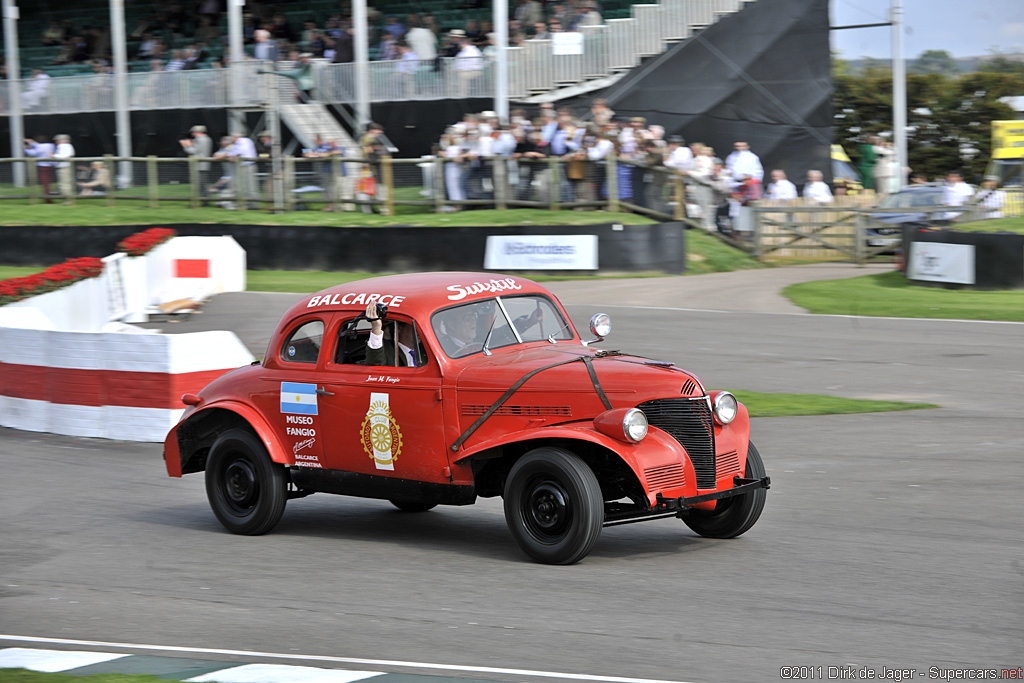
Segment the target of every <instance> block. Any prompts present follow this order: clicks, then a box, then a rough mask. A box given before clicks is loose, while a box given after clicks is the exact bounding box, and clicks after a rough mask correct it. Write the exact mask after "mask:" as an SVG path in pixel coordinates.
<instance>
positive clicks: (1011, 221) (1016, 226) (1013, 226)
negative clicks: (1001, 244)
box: [954, 218, 1024, 234]
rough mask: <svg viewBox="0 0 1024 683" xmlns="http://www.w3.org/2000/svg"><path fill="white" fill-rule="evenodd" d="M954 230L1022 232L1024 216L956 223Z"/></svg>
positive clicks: (1023, 229) (1023, 230) (1023, 232)
mask: <svg viewBox="0 0 1024 683" xmlns="http://www.w3.org/2000/svg"><path fill="white" fill-rule="evenodd" d="M954 229H955V230H963V231H964V232H1016V233H1019V234H1024V218H993V219H992V220H989V221H976V222H974V223H958V224H957V225H956V226H955V227H954Z"/></svg>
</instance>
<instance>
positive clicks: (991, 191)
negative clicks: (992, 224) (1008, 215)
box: [977, 175, 1006, 219]
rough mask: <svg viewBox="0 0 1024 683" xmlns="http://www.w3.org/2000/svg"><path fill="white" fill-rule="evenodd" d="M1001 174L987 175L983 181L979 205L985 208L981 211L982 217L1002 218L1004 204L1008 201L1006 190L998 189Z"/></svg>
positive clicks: (979, 193) (978, 196) (979, 194)
mask: <svg viewBox="0 0 1024 683" xmlns="http://www.w3.org/2000/svg"><path fill="white" fill-rule="evenodd" d="M998 187H999V176H997V175H987V176H985V180H984V181H983V182H982V183H981V190H979V191H978V195H977V198H978V206H982V207H984V208H985V210H984V211H982V212H981V218H983V219H988V218H1002V217H1003V205H1004V204H1005V203H1006V192H1004V191H1003V190H1000V189H998Z"/></svg>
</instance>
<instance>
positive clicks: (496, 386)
mask: <svg viewBox="0 0 1024 683" xmlns="http://www.w3.org/2000/svg"><path fill="white" fill-rule="evenodd" d="M583 359H588V360H589V363H590V366H591V367H592V368H593V371H594V375H595V376H596V379H597V384H598V385H599V386H600V389H601V390H602V391H603V392H604V393H605V395H606V396H607V397H608V399H609V401H610V402H611V404H612V405H613V407H616V408H618V407H623V406H635V405H637V404H638V403H641V402H643V401H646V400H650V399H653V398H667V397H678V396H680V395H684V396H700V395H702V394H703V393H704V387H703V385H702V384H701V383H700V380H698V379H697V378H696V377H695V376H693V375H692V374H690V373H688V372H686V371H685V370H683V369H682V368H679V367H677V366H675V365H674V364H672V363H671V362H667V361H660V360H652V359H649V358H642V357H639V356H632V355H627V354H620V353H618V352H606V351H599V350H597V349H592V348H588V347H581V346H571V345H567V344H563V345H557V346H555V345H548V344H545V345H543V346H534V347H532V348H530V347H526V348H521V349H500V350H498V351H495V352H494V355H492V356H489V357H488V356H484V355H479V356H474V357H473V359H471V362H468V363H467V364H466V365H465V366H464V368H463V370H462V371H461V372H460V373H459V374H458V377H457V380H456V383H457V386H458V389H459V393H460V395H462V396H467V397H468V396H469V395H471V394H476V398H477V399H482V398H484V396H481V395H480V394H481V393H484V394H489V395H491V396H493V400H497V398H498V397H499V396H501V395H502V394H504V393H505V392H506V391H507V390H508V389H509V388H510V387H512V386H513V385H514V384H516V383H517V382H519V381H520V380H522V379H523V378H524V377H527V376H528V375H531V373H532V375H531V376H530V377H529V378H528V379H526V381H525V382H523V383H522V385H521V386H520V387H519V388H518V389H517V391H516V392H515V393H516V395H518V396H521V397H522V396H524V395H530V401H529V402H530V403H540V402H543V403H548V402H552V401H553V402H556V403H557V402H569V403H571V402H572V401H573V400H574V398H573V397H574V396H575V397H577V399H576V400H580V399H582V398H583V397H585V402H586V403H590V402H592V401H593V400H598V405H601V403H600V399H599V395H598V392H597V389H596V388H595V384H594V381H593V379H592V378H591V374H590V371H589V370H588V367H587V363H586V362H584V360H583ZM538 394H544V396H539V395H538ZM510 400H511V399H510Z"/></svg>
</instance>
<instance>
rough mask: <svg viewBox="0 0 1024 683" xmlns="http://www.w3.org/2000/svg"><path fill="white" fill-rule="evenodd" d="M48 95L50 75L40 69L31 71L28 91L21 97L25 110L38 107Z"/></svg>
mask: <svg viewBox="0 0 1024 683" xmlns="http://www.w3.org/2000/svg"><path fill="white" fill-rule="evenodd" d="M49 94H50V75H49V74H47V73H45V72H44V71H43V70H42V69H39V68H35V69H32V77H31V78H29V80H28V90H26V91H25V94H24V95H22V97H21V102H22V104H23V105H24V106H25V109H35V108H36V107H39V106H40V105H41V104H42V103H43V101H44V100H45V99H46V97H47V96H48V95H49Z"/></svg>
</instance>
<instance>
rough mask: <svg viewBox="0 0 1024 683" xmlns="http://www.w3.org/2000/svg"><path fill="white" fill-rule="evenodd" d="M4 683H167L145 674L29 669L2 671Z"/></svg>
mask: <svg viewBox="0 0 1024 683" xmlns="http://www.w3.org/2000/svg"><path fill="white" fill-rule="evenodd" d="M0 681H2V682H3V683H167V681H166V680H165V679H163V678H157V677H156V676H148V675H143V674H93V675H91V676H75V675H73V674H61V673H43V672H41V671H29V670H27V669H0Z"/></svg>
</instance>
